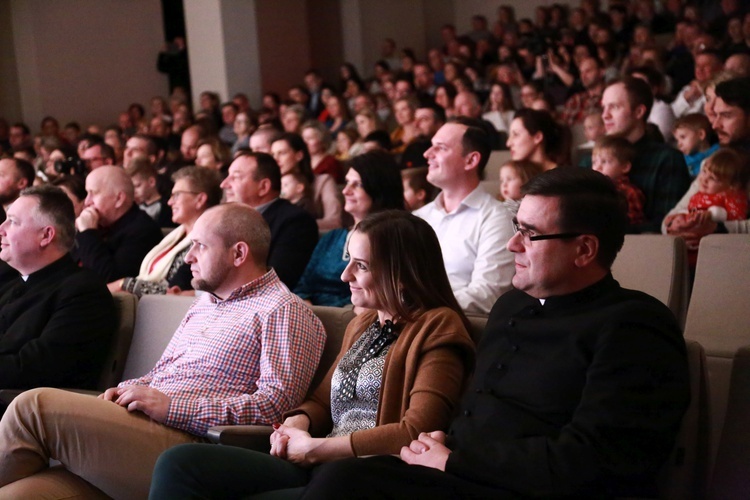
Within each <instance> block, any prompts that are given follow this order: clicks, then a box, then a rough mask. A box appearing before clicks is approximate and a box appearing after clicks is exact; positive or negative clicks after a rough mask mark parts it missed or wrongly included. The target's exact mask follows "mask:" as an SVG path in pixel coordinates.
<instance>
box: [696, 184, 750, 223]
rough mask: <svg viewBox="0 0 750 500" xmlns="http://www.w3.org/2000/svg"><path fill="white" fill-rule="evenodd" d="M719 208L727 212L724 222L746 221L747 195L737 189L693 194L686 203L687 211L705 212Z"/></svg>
mask: <svg viewBox="0 0 750 500" xmlns="http://www.w3.org/2000/svg"><path fill="white" fill-rule="evenodd" d="M710 207H721V208H723V209H724V210H726V211H727V219H726V220H742V219H747V193H746V192H744V191H741V190H739V189H728V190H726V191H721V192H720V193H714V194H706V193H701V192H698V193H695V194H694V195H693V196H692V197H691V198H690V201H689V202H688V210H689V211H690V212H692V211H694V210H707V209H708V208H710Z"/></svg>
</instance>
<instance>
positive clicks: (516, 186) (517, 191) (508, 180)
mask: <svg viewBox="0 0 750 500" xmlns="http://www.w3.org/2000/svg"><path fill="white" fill-rule="evenodd" d="M521 186H523V180H521V176H520V175H518V172H516V169H515V168H513V167H511V166H509V165H505V166H503V167H501V168H500V194H501V195H502V196H503V198H504V199H506V200H515V201H519V200H520V199H521V197H522V196H521Z"/></svg>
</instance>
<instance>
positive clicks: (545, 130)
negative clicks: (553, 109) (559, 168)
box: [513, 108, 563, 161]
mask: <svg viewBox="0 0 750 500" xmlns="http://www.w3.org/2000/svg"><path fill="white" fill-rule="evenodd" d="M516 118H519V119H520V120H521V123H523V128H525V129H526V130H527V131H528V132H529V134H531V135H534V134H537V133H539V132H541V133H542V136H543V137H544V139H543V140H542V147H543V148H544V154H545V155H547V157H549V158H550V159H552V160H553V161H556V160H557V159H558V157H559V155H560V153H561V146H562V142H563V136H562V127H561V126H560V125H559V124H558V123H557V122H556V121H555V119H554V118H552V115H551V114H549V113H548V112H547V111H542V110H537V109H531V108H523V109H519V110H518V111H516V114H515V116H514V117H513V119H514V120H515V119H516Z"/></svg>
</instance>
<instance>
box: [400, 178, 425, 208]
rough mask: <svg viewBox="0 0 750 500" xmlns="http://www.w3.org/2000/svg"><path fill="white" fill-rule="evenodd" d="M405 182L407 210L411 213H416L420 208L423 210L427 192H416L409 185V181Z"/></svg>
mask: <svg viewBox="0 0 750 500" xmlns="http://www.w3.org/2000/svg"><path fill="white" fill-rule="evenodd" d="M403 182H404V204H405V205H406V209H407V210H410V211H414V210H416V209H418V208H421V207H423V206H424V204H425V203H424V198H425V192H424V191H423V190H419V191H414V189H413V188H412V187H411V186H410V185H409V181H407V180H406V179H404V180H403Z"/></svg>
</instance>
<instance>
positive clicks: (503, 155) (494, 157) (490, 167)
mask: <svg viewBox="0 0 750 500" xmlns="http://www.w3.org/2000/svg"><path fill="white" fill-rule="evenodd" d="M508 161H510V151H493V152H492V153H490V158H489V160H487V166H485V167H484V175H483V176H482V179H483V180H486V181H491V180H495V181H497V180H498V179H499V178H500V167H502V166H503V165H505V164H506V163H507V162H508Z"/></svg>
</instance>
